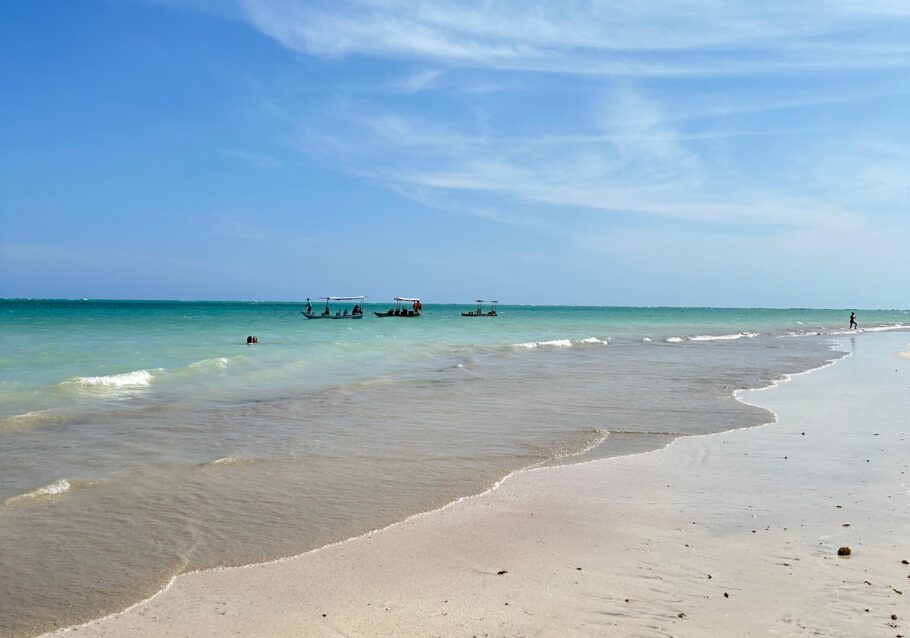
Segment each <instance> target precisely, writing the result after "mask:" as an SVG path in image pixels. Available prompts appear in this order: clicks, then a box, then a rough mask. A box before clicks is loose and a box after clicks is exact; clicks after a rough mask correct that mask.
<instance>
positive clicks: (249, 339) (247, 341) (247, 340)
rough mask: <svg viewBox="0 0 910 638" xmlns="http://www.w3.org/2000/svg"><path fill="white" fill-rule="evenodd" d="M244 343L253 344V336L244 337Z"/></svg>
mask: <svg viewBox="0 0 910 638" xmlns="http://www.w3.org/2000/svg"><path fill="white" fill-rule="evenodd" d="M246 345H248V346H251V345H253V337H252V336H250V337H247V338H246Z"/></svg>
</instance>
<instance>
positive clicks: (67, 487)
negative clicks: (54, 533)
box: [3, 479, 104, 505]
mask: <svg viewBox="0 0 910 638" xmlns="http://www.w3.org/2000/svg"><path fill="white" fill-rule="evenodd" d="M103 482H104V481H70V480H67V479H59V480H56V481H54V482H53V483H49V484H47V485H45V486H43V487H39V488H38V489H36V490H32V491H31V492H25V493H24V494H19V495H17V496H12V497H10V498H8V499H6V500H5V501H3V504H4V505H14V504H16V503H24V502H29V501H35V500H42V499H46V498H52V497H55V496H60V495H62V494H67V493H68V492H70V491H71V490H74V489H82V488H86V487H93V486H95V485H100V484H101V483H103Z"/></svg>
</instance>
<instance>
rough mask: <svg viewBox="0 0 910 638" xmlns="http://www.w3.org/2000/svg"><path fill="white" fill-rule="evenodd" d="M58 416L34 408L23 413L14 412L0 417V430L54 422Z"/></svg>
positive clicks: (57, 419) (58, 418)
mask: <svg viewBox="0 0 910 638" xmlns="http://www.w3.org/2000/svg"><path fill="white" fill-rule="evenodd" d="M59 420H60V416H59V415H57V414H54V413H53V412H50V411H49V410H35V411H32V412H26V413H25V414H14V415H12V416H6V417H3V418H0V430H15V429H17V428H25V427H28V426H30V425H35V424H37V423H56V422H57V421H59Z"/></svg>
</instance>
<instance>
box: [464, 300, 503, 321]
mask: <svg viewBox="0 0 910 638" xmlns="http://www.w3.org/2000/svg"><path fill="white" fill-rule="evenodd" d="M485 303H488V304H490V309H489V310H488V311H486V312H484V311H483V305H484V304H485ZM498 303H499V302H498V301H484V300H483V299H478V300H477V309H476V310H469V311H468V312H463V313H461V316H462V317H498V316H499V315H497V314H496V304H498Z"/></svg>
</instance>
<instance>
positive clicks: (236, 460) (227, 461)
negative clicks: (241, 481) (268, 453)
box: [202, 456, 253, 468]
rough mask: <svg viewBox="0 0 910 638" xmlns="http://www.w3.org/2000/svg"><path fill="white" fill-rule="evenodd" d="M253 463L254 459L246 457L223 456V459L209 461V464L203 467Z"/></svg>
mask: <svg viewBox="0 0 910 638" xmlns="http://www.w3.org/2000/svg"><path fill="white" fill-rule="evenodd" d="M252 462H253V459H251V458H248V457H246V456H222V457H221V458H218V459H215V460H214V461H209V462H208V463H205V464H203V466H202V467H204V468H205V467H219V466H223V465H249V464H250V463H252Z"/></svg>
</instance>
